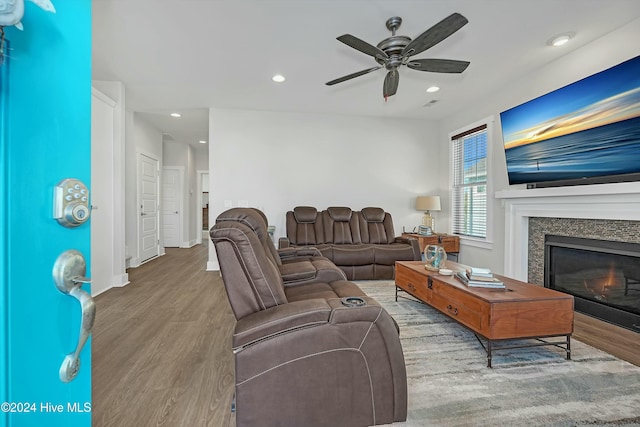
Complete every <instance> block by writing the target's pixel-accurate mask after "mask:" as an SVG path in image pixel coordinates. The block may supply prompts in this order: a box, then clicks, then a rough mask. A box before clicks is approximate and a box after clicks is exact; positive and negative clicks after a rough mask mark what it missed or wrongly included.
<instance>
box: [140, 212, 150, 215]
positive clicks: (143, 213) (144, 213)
mask: <svg viewBox="0 0 640 427" xmlns="http://www.w3.org/2000/svg"><path fill="white" fill-rule="evenodd" d="M145 215H149V214H148V213H146V212H140V216H145Z"/></svg>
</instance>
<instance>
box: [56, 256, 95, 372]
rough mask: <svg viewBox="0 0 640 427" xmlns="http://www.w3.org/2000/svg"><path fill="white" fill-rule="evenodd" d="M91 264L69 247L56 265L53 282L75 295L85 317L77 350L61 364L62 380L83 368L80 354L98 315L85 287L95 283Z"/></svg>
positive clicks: (63, 291) (81, 324)
mask: <svg viewBox="0 0 640 427" xmlns="http://www.w3.org/2000/svg"><path fill="white" fill-rule="evenodd" d="M86 269H87V264H86V262H85V260H84V257H83V256H82V254H81V253H80V252H79V251H76V250H73V249H72V250H68V251H65V252H63V253H62V254H60V256H59V257H58V259H57V260H56V262H55V264H54V266H53V281H54V282H55V284H56V288H57V289H58V290H59V291H60V292H62V293H63V294H65V295H69V296H72V297H73V298H75V299H77V300H78V302H79V303H80V308H81V311H82V320H81V323H80V335H79V337H78V344H77V345H76V348H75V350H74V351H73V352H71V353H69V354H67V355H66V356H65V358H64V360H63V361H62V365H61V366H60V371H59V375H60V381H62V382H65V383H68V382H70V381H72V380H73V379H74V378H75V377H76V375H78V371H79V370H80V353H81V352H82V349H83V348H84V345H85V344H86V343H87V340H88V339H89V337H90V336H91V332H92V331H93V323H94V321H95V318H96V304H95V302H94V301H93V298H92V297H91V295H89V294H88V293H87V292H85V291H84V290H83V289H82V285H83V284H84V283H91V279H89V278H87V277H85V276H84V275H85V273H86Z"/></svg>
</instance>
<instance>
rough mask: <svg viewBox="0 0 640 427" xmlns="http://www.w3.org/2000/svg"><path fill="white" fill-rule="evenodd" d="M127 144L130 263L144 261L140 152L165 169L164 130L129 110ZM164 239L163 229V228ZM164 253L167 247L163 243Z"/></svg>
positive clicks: (126, 186) (135, 263) (127, 115)
mask: <svg viewBox="0 0 640 427" xmlns="http://www.w3.org/2000/svg"><path fill="white" fill-rule="evenodd" d="M125 119H126V125H125V127H126V144H125V216H126V242H125V243H126V248H127V257H128V258H130V260H129V262H128V266H132V267H136V266H138V265H139V264H140V260H139V244H138V224H139V221H138V219H139V217H138V215H139V213H138V212H139V209H138V200H137V194H138V189H137V161H138V153H142V154H145V155H147V156H150V157H152V158H155V159H158V161H159V162H160V170H162V133H161V132H160V131H159V130H157V129H156V128H154V127H153V126H152V125H150V124H149V123H148V122H146V121H145V120H144V119H142V118H141V117H140V115H138V114H136V113H133V112H131V111H127V112H126V117H125ZM160 241H161V242H162V229H160ZM160 254H164V248H163V247H162V245H161V246H160Z"/></svg>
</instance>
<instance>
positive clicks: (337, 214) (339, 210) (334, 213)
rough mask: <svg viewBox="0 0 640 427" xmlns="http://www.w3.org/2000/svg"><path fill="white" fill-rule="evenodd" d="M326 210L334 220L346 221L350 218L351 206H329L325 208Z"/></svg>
mask: <svg viewBox="0 0 640 427" xmlns="http://www.w3.org/2000/svg"><path fill="white" fill-rule="evenodd" d="M327 212H329V215H330V216H331V219H333V220H334V221H336V222H348V221H349V220H350V219H351V208H345V207H335V206H334V207H331V208H327Z"/></svg>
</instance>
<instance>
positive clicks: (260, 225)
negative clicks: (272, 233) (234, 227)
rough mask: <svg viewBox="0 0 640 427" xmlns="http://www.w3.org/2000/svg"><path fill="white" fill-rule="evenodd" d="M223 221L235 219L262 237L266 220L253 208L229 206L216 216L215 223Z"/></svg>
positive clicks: (265, 227)
mask: <svg viewBox="0 0 640 427" xmlns="http://www.w3.org/2000/svg"><path fill="white" fill-rule="evenodd" d="M223 221H235V222H239V223H242V224H244V225H246V226H247V227H249V228H251V230H253V232H254V233H257V234H258V235H259V236H260V237H262V233H264V232H265V231H266V229H267V225H268V224H267V222H266V221H265V216H264V214H263V213H262V212H261V211H259V210H258V209H255V208H231V209H228V210H226V211H224V212H222V213H221V214H220V215H218V217H217V218H216V224H218V223H220V222H223Z"/></svg>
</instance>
